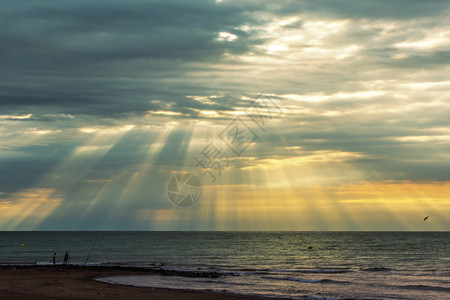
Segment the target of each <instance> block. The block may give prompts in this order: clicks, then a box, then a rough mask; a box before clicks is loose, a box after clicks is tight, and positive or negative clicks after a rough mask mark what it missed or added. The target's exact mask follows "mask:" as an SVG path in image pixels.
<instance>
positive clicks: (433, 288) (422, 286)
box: [395, 284, 450, 292]
mask: <svg viewBox="0 0 450 300" xmlns="http://www.w3.org/2000/svg"><path fill="white" fill-rule="evenodd" d="M395 287H397V288H401V289H407V290H420V291H435V292H450V288H446V287H442V286H433V285H425V284H409V285H396V286H395Z"/></svg>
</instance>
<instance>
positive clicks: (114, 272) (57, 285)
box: [0, 265, 274, 300]
mask: <svg viewBox="0 0 450 300" xmlns="http://www.w3.org/2000/svg"><path fill="white" fill-rule="evenodd" d="M123 275H153V276H162V275H160V271H158V270H144V269H141V268H120V267H82V266H62V265H56V266H15V267H13V266H1V267H0V299H105V300H106V299H108V300H109V299H127V300H130V299H174V300H175V299H176V300H179V299H200V300H206V299H252V300H263V299H266V300H267V299H274V298H265V297H258V296H244V295H235V294H226V293H215V292H200V291H189V290H174V289H161V288H154V289H152V288H147V287H132V286H123V285H113V284H108V283H103V282H99V281H96V280H95V279H96V278H101V277H108V276H123ZM172 275H175V274H172ZM197 275H198V276H203V275H202V274H197ZM197 275H196V274H186V276H197Z"/></svg>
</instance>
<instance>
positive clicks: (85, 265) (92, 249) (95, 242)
mask: <svg viewBox="0 0 450 300" xmlns="http://www.w3.org/2000/svg"><path fill="white" fill-rule="evenodd" d="M97 241H98V239H96V240H95V241H94V243H93V244H92V247H91V250H90V251H89V253H88V256H87V257H86V260H85V261H84V265H85V266H86V263H87V261H88V259H89V256H90V255H91V252H92V250H93V249H94V246H95V243H96V242H97Z"/></svg>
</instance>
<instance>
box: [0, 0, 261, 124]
mask: <svg viewBox="0 0 450 300" xmlns="http://www.w3.org/2000/svg"><path fill="white" fill-rule="evenodd" d="M1 6H2V9H0V15H1V17H0V20H1V21H0V28H1V29H0V44H1V45H2V47H0V64H1V65H2V69H1V71H0V78H1V79H2V83H0V88H1V94H0V105H1V107H2V110H4V111H6V110H8V111H10V110H16V109H20V108H18V107H20V106H26V107H36V106H43V107H46V109H47V110H48V111H54V112H62V113H81V114H94V115H106V116H107V115H116V116H117V114H120V113H123V112H125V113H126V112H136V113H139V112H145V111H146V110H152V111H155V110H160V109H161V108H160V107H156V106H155V105H154V104H153V105H152V104H151V103H149V100H151V99H154V98H157V97H160V98H162V100H163V101H166V100H167V101H170V100H173V101H176V102H177V103H178V105H177V106H176V107H180V106H186V107H187V109H189V108H195V105H192V104H193V102H192V101H191V102H190V103H189V101H187V100H186V99H185V98H184V97H183V96H182V95H180V94H181V93H192V94H195V91H196V90H197V89H198V88H195V87H193V86H192V85H189V84H183V83H180V84H177V83H176V82H179V81H180V80H181V78H183V76H186V73H187V72H191V71H194V70H196V69H197V70H201V69H204V68H205V67H201V66H187V65H186V64H188V63H191V64H192V63H205V62H210V61H220V59H221V56H222V55H223V54H224V53H232V54H239V53H244V52H246V51H248V50H249V49H251V48H252V46H253V45H254V44H258V43H260V41H259V40H257V39H252V37H251V36H249V35H248V34H247V33H245V32H243V31H241V30H238V29H237V27H239V26H240V25H242V24H244V23H247V22H251V23H255V22H257V21H255V19H253V18H252V17H251V16H250V14H248V13H247V10H246V9H250V10H251V7H252V5H250V4H247V5H246V6H245V7H244V9H242V7H241V5H217V4H215V3H214V2H213V1H192V2H185V1H175V2H174V1H170V2H167V1H151V2H149V1H141V2H135V3H133V5H130V4H129V3H127V2H125V1H98V2H90V1H66V2H54V1H29V2H26V3H23V2H22V3H20V4H19V3H17V2H12V1H11V2H6V3H5V2H3V3H2V4H1ZM221 31H229V32H232V33H233V34H235V35H236V36H238V37H239V38H238V40H236V41H235V42H233V43H229V42H227V41H223V42H221V41H218V40H217V37H218V33H219V32H221ZM171 81H174V83H172V82H171ZM184 85H185V86H186V87H183V86H184ZM191 105H192V107H191ZM197 106H198V105H197ZM222 108H223V109H226V108H225V107H219V106H215V107H212V108H211V109H219V110H220V109H222ZM180 111H181V110H180ZM187 113H191V111H187Z"/></svg>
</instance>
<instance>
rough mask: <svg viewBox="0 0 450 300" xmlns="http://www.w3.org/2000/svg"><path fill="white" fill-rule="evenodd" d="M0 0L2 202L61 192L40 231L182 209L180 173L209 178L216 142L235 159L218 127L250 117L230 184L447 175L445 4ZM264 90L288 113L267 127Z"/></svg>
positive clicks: (449, 28) (448, 26) (448, 27)
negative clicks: (67, 221)
mask: <svg viewBox="0 0 450 300" xmlns="http://www.w3.org/2000/svg"><path fill="white" fill-rule="evenodd" d="M0 6H1V9H0V44H1V45H2V47H1V48H0V64H1V66H2V68H1V69H0V79H1V80H0V195H4V194H8V195H13V194H14V193H20V192H21V191H23V190H26V189H49V190H52V191H55V193H57V194H58V195H62V197H61V198H62V199H63V201H62V203H61V205H60V206H58V208H57V211H58V214H59V215H58V216H51V217H49V218H48V219H47V220H43V223H42V227H41V228H51V227H52V226H54V225H55V224H57V223H58V222H60V221H61V219H63V218H64V216H67V215H70V213H71V211H76V212H77V214H76V216H75V215H74V216H73V222H74V224H78V225H80V226H82V225H83V226H84V224H81V223H80V222H81V221H79V222H78V221H77V220H76V218H77V216H83V217H82V218H81V217H80V219H83V220H86V222H87V223H86V224H94V223H95V220H96V219H98V218H100V217H101V216H102V213H105V212H108V213H109V215H108V218H107V219H108V220H109V221H105V222H112V221H111V220H113V219H114V218H115V217H118V216H119V215H120V213H119V212H118V211H119V210H120V209H130V211H131V210H133V213H132V214H135V215H140V214H139V213H138V212H136V211H134V210H139V209H145V210H149V211H152V210H158V212H157V213H155V214H153V213H148V215H149V216H155V218H156V217H159V218H166V217H168V216H169V217H170V216H172V215H173V214H172V213H170V212H166V210H168V209H169V208H170V207H169V206H168V205H169V203H168V202H167V201H166V199H165V198H164V197H165V194H164V193H165V192H164V191H165V188H166V181H167V180H168V178H169V177H170V174H172V173H171V172H175V171H177V170H183V171H184V170H186V169H187V170H188V171H192V172H198V174H200V175H201V176H203V175H204V174H203V173H204V172H203V170H201V169H200V168H199V167H198V166H195V162H194V160H193V157H194V156H195V155H197V154H198V153H199V152H200V151H201V150H202V149H203V147H204V146H206V145H207V144H208V143H209V142H211V141H214V142H215V143H217V145H218V146H221V147H223V149H225V150H226V151H228V152H227V153H228V154H229V156H230V157H232V156H233V153H232V152H230V149H229V148H227V146H226V145H225V144H224V143H223V141H222V140H221V139H220V137H219V134H220V133H221V132H222V131H223V130H224V128H225V127H226V126H227V125H228V124H229V123H230V122H231V121H232V120H233V119H234V118H236V117H237V116H239V117H241V118H242V119H244V121H245V122H246V124H248V125H249V126H250V127H251V128H252V130H254V131H255V133H256V134H257V135H258V138H257V139H256V141H255V143H253V144H252V145H251V146H250V147H248V148H247V149H246V150H245V152H244V153H243V154H242V155H241V157H239V158H236V157H234V158H233V159H232V160H233V165H232V166H231V167H230V168H229V169H227V170H226V171H224V175H223V177H222V178H221V179H220V180H221V183H222V184H224V185H236V184H242V185H254V186H257V187H261V186H264V185H268V183H267V182H266V181H267V180H269V179H270V182H271V183H272V184H273V186H286V185H292V186H293V185H300V186H302V187H304V186H307V185H308V184H312V183H314V184H323V185H324V186H327V185H339V184H357V183H358V182H362V181H385V180H400V181H405V180H406V181H415V180H418V181H426V180H431V181H439V182H442V181H448V178H449V176H450V173H449V170H450V168H449V167H450V163H449V157H448V154H447V153H448V151H449V150H450V143H449V140H448V137H449V136H450V128H449V124H448V115H449V113H450V105H449V104H448V96H449V94H448V90H449V87H450V86H449V81H448V61H449V51H448V48H449V46H450V44H449V34H448V32H450V23H449V21H448V18H447V15H448V13H449V9H450V5H449V4H448V1H437V0H436V1H431V2H429V1H428V2H423V1H410V0H408V1H406V0H405V1H395V2H392V1H387V0H386V1H384V0H383V1H370V0H367V1H366V0H364V1H360V0H358V1H356V0H355V1H353V0H346V1H344V0H339V1H283V2H273V1H251V0H249V1H243V2H242V1H240V2H239V1H222V2H218V1H213V0H211V1H209V0H195V1H189V2H186V1H181V0H180V1H170V2H167V1H156V0H155V1H137V2H133V3H132V4H130V3H128V2H125V1H123V0H114V1H96V2H95V3H94V2H92V1H85V0H82V1H65V2H54V1H38V2H35V1H25V2H23V3H22V2H21V3H15V2H12V1H6V2H3V3H2V4H0ZM260 93H262V94H265V95H267V96H268V97H270V98H271V99H273V100H274V101H275V102H276V104H277V105H278V106H279V107H281V108H282V110H283V113H282V115H280V116H277V117H274V118H272V119H270V118H268V119H266V120H265V121H266V122H265V127H264V130H263V129H262V128H261V126H258V124H256V123H255V122H254V120H252V119H251V118H249V117H248V115H246V114H245V111H246V109H248V108H247V107H248V105H249V104H250V103H251V102H252V101H253V100H254V99H257V97H258V94H260ZM225 150H224V151H225ZM263 166H264V168H263ZM274 166H283V168H281V167H280V168H278V169H277V168H276V167H274ZM270 168H274V169H277V170H275V171H274V172H273V174H266V173H270V172H269V171H268V170H269V169H270ZM283 170H285V171H286V172H285V173H286V174H284V173H283ZM252 172H253V173H252ZM255 173H257V174H255ZM297 173H300V174H303V176H291V175H289V176H288V175H287V174H297ZM200 175H199V176H200ZM264 176H265V177H264ZM286 177H288V178H291V179H289V180H288V179H286ZM203 180H204V181H205V182H204V183H205V185H206V186H209V185H220V184H219V183H217V182H216V183H211V182H208V181H207V180H208V178H207V177H203ZM252 181H254V182H252ZM149 182H150V183H151V184H150V183H149ZM150 187H151V189H152V191H151V192H149V188H150ZM154 191H155V192H154ZM1 193H4V194H1ZM149 194H150V196H149ZM111 199H115V200H111ZM117 199H119V200H117ZM111 201H113V203H111ZM121 201H122V202H121ZM77 203H78V204H77ZM90 209H92V210H90ZM130 213H131V212H130ZM175 215H176V214H175ZM121 220H122V221H121V222H123V223H121V224H126V223H127V220H125V219H121ZM33 224H34V223H33ZM208 224H209V223H208ZM46 226H47V227H46ZM74 226H75V225H74ZM86 226H88V225H86ZM105 226H106V225H105ZM106 227H107V226H106Z"/></svg>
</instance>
